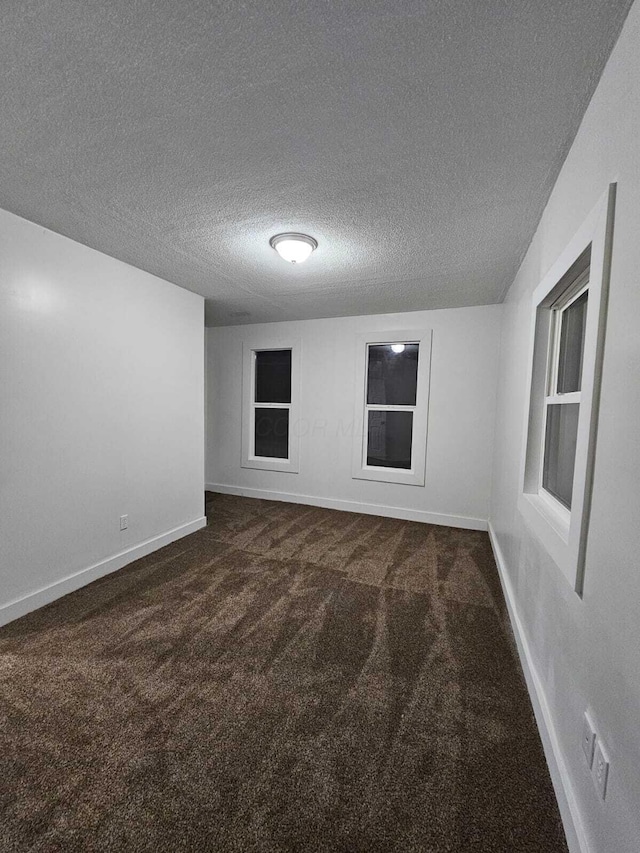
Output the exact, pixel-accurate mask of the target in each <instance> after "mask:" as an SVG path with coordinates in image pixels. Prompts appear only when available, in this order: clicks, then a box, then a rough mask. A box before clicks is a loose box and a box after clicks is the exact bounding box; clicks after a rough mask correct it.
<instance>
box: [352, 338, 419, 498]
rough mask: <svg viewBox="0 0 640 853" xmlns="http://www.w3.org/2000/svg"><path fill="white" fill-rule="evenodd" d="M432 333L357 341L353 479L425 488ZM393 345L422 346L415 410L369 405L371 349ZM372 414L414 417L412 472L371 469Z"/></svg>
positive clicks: (399, 469)
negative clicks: (369, 437) (396, 413)
mask: <svg viewBox="0 0 640 853" xmlns="http://www.w3.org/2000/svg"><path fill="white" fill-rule="evenodd" d="M431 337H432V332H431V329H409V330H406V329H404V330H402V331H383V332H368V333H367V334H363V335H359V336H358V338H357V353H356V404H355V412H354V440H353V464H352V477H353V478H354V479H356V480H377V481H379V482H382V483H401V484H404V485H408V486H424V482H425V465H426V452H427V421H428V416H429V382H430V376H431ZM391 344H418V376H417V385H416V404H415V406H388V405H373V404H369V403H367V371H368V354H369V347H370V346H376V345H391ZM369 411H401V412H412V413H413V424H412V435H411V468H410V469H404V468H384V467H379V466H374V465H367V424H368V413H369Z"/></svg>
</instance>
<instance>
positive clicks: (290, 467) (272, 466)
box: [240, 456, 299, 474]
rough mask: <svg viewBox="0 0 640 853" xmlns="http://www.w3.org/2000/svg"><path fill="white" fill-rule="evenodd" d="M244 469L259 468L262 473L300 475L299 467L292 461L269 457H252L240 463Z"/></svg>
mask: <svg viewBox="0 0 640 853" xmlns="http://www.w3.org/2000/svg"><path fill="white" fill-rule="evenodd" d="M240 466H241V467H242V468H257V469H258V470H260V471H284V472H285V473H289V474H297V473H298V470H299V469H298V465H297V464H294V462H293V460H291V459H277V458H276V457H273V458H269V457H268V456H250V457H249V458H248V459H243V460H242V462H241V463H240Z"/></svg>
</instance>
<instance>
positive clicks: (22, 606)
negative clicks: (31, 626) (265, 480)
mask: <svg viewBox="0 0 640 853" xmlns="http://www.w3.org/2000/svg"><path fill="white" fill-rule="evenodd" d="M206 524H207V519H206V517H205V516H201V517H200V518H196V519H194V520H193V521H188V522H187V523H186V524H181V525H180V526H179V527H174V528H173V529H172V530H168V531H167V532H166V533H161V534H160V535H159V536H153V537H152V538H151V539H146V540H145V541H144V542H141V543H140V544H139V545H134V546H133V547H131V548H127V549H126V550H125V551H120V552H119V553H118V554H114V556H113V557H107V559H106V560H101V561H100V562H99V563H95V564H94V565H93V566H89V567H88V568H86V569H81V570H80V571H79V572H74V574H72V575H67V577H64V578H61V579H60V580H58V581H54V583H52V584H49V585H48V586H45V587H42V588H41V589H38V590H36V591H35V592H30V593H28V594H27V595H25V596H22V597H21V598H17V599H15V600H14V601H9V602H8V603H7V604H3V605H1V606H0V625H6V624H7V623H8V622H12V621H13V620H14V619H19V618H20V617H21V616H25V615H26V614H27V613H31V612H32V611H33V610H37V609H38V608H39V607H44V605H45V604H50V603H51V602H52V601H55V600H56V599H57V598H62V596H63V595H68V593H70V592H74V591H75V590H76V589H80V587H82V586H86V585H87V584H89V583H91V582H92V581H95V580H98V578H101V577H103V576H104V575H108V574H110V573H111V572H115V571H117V570H118V569H122V568H124V566H127V565H128V564H129V563H133V561H134V560H139V559H140V557H146V556H147V554H151V553H152V552H153V551H157V550H158V548H162V547H164V546H165V545H169V543H171V542H175V541H176V539H182V537H183V536H188V535H189V534H190V533H195V532H196V530H200V528H201V527H205V526H206Z"/></svg>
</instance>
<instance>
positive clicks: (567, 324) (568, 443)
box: [540, 268, 589, 512]
mask: <svg viewBox="0 0 640 853" xmlns="http://www.w3.org/2000/svg"><path fill="white" fill-rule="evenodd" d="M588 283H589V270H588V268H587V269H585V270H584V271H583V272H582V273H581V274H579V275H578V277H577V280H576V281H574V282H572V283H571V285H570V287H569V288H568V290H567V291H565V292H564V293H563V294H562V296H561V297H560V298H559V300H558V301H557V302H556V303H555V304H554V305H552V306H551V321H550V341H549V360H548V365H547V389H546V390H547V393H546V395H545V400H544V409H545V411H544V414H543V421H544V424H545V429H544V448H543V463H542V465H541V469H540V470H541V481H540V487H541V489H543V490H544V492H545V493H546V496H547V497H548V498H551V499H553V500H555V501H558V503H559V504H560V506H559V507H558V511H560V512H562V508H564V509H566V510H571V498H572V495H573V477H574V472H575V461H576V447H577V442H578V418H579V414H580V397H581V391H580V389H581V386H582V364H583V360H584V338H585V332H586V323H587V306H588V299H589V290H588V286H589V284H588Z"/></svg>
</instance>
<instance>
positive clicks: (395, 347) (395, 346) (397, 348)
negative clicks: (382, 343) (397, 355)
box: [391, 344, 404, 352]
mask: <svg viewBox="0 0 640 853" xmlns="http://www.w3.org/2000/svg"><path fill="white" fill-rule="evenodd" d="M391 349H392V350H393V351H394V352H404V344H391Z"/></svg>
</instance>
